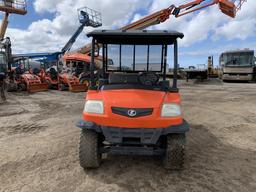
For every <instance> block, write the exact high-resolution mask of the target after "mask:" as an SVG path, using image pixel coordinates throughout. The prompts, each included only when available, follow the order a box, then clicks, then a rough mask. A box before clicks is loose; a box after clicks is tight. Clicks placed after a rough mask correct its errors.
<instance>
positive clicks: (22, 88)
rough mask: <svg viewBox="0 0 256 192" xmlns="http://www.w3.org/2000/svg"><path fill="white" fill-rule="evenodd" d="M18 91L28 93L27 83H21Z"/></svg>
mask: <svg viewBox="0 0 256 192" xmlns="http://www.w3.org/2000/svg"><path fill="white" fill-rule="evenodd" d="M18 90H19V91H26V90H27V85H26V84H25V83H20V84H19V85H18Z"/></svg>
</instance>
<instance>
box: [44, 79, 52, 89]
mask: <svg viewBox="0 0 256 192" xmlns="http://www.w3.org/2000/svg"><path fill="white" fill-rule="evenodd" d="M46 83H47V85H48V89H52V88H53V86H52V84H51V82H50V81H49V80H46Z"/></svg>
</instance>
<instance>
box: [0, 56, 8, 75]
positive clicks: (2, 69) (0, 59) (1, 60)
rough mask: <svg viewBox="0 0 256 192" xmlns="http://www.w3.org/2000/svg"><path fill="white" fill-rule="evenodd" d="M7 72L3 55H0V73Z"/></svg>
mask: <svg viewBox="0 0 256 192" xmlns="http://www.w3.org/2000/svg"><path fill="white" fill-rule="evenodd" d="M6 70H7V60H6V56H5V54H3V53H0V73H1V72H6Z"/></svg>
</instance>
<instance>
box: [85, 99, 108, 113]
mask: <svg viewBox="0 0 256 192" xmlns="http://www.w3.org/2000/svg"><path fill="white" fill-rule="evenodd" d="M84 112H86V113H93V114H103V113H104V105H103V101H98V100H88V101H86V102H85V105H84Z"/></svg>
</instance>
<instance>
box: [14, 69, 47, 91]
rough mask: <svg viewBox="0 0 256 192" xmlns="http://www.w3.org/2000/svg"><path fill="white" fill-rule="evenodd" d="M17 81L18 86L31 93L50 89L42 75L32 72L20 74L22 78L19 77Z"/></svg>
mask: <svg viewBox="0 0 256 192" xmlns="http://www.w3.org/2000/svg"><path fill="white" fill-rule="evenodd" d="M17 83H18V86H20V87H21V88H22V90H24V91H25V90H26V91H28V92H29V93H35V92H40V91H47V90H48V84H47V83H42V82H41V79H40V77H38V76H37V75H34V74H30V73H24V74H22V75H20V79H18V81H17Z"/></svg>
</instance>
